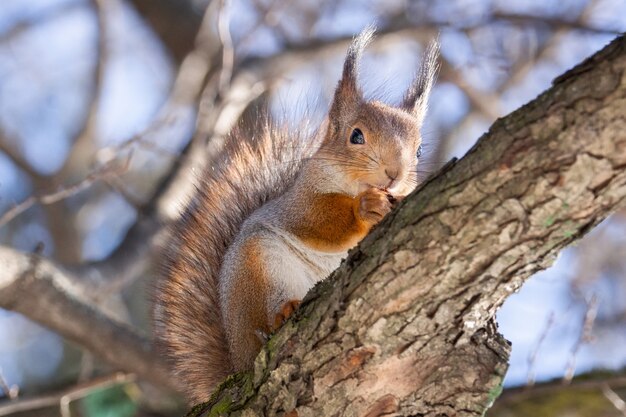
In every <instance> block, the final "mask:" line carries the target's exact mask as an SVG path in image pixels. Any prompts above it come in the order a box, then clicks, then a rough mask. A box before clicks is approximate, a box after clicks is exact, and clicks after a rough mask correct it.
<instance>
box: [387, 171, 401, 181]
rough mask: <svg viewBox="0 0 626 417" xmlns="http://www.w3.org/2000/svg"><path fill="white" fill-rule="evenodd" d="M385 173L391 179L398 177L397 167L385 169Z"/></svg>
mask: <svg viewBox="0 0 626 417" xmlns="http://www.w3.org/2000/svg"><path fill="white" fill-rule="evenodd" d="M385 174H387V176H388V177H389V179H390V180H391V181H393V180H395V179H396V178H398V170H397V169H385Z"/></svg>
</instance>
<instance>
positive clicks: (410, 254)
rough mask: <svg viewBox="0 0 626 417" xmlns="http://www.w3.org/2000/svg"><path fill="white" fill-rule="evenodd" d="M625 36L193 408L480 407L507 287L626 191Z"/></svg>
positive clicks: (468, 160)
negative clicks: (245, 368)
mask: <svg viewBox="0 0 626 417" xmlns="http://www.w3.org/2000/svg"><path fill="white" fill-rule="evenodd" d="M625 69H626V40H625V38H624V37H623V36H622V37H620V38H618V39H616V40H615V41H613V42H612V43H611V44H610V45H609V46H607V47H606V48H604V49H603V50H602V51H600V52H599V53H597V54H596V55H594V56H593V57H591V58H589V59H588V60H586V61H585V62H583V63H582V64H580V65H578V66H577V67H575V68H574V69H572V70H570V71H569V72H567V73H566V74H564V75H563V76H561V77H559V78H558V79H557V80H555V82H554V85H553V86H552V88H550V89H549V90H548V91H546V92H545V93H543V94H542V95H541V96H539V97H538V98H537V99H535V100H533V101H532V102H530V103H529V104H527V105H525V106H524V107H522V108H521V109H519V110H517V111H515V112H514V113H512V114H510V115H509V116H507V117H505V118H503V119H500V120H498V121H496V123H494V125H493V126H492V127H491V129H490V130H489V132H488V133H486V134H485V135H484V136H483V137H482V138H481V139H480V140H479V142H478V143H477V145H476V146H475V147H474V148H473V149H472V150H471V151H470V152H469V153H468V154H467V155H466V156H465V157H464V158H463V159H462V160H460V161H458V162H456V163H452V164H449V165H448V166H447V167H445V168H444V170H443V172H441V173H440V174H439V175H438V176H437V177H435V178H433V179H432V180H430V181H428V182H427V183H426V184H423V186H421V187H420V188H419V189H418V190H417V191H416V192H415V193H413V194H412V195H411V196H409V197H408V198H407V199H405V200H404V201H403V202H402V203H401V205H400V207H399V209H398V210H395V211H393V212H392V213H391V214H390V215H389V216H387V218H385V220H384V221H383V222H382V223H381V224H380V225H379V226H378V227H376V229H375V230H374V231H373V232H372V233H371V234H370V235H369V236H368V237H367V238H365V239H364V240H363V242H361V244H360V245H359V247H358V248H356V249H355V250H352V251H351V253H350V254H349V256H348V259H347V260H346V261H345V262H344V263H343V264H342V266H341V267H340V268H339V269H338V270H337V271H336V272H335V273H334V274H333V275H332V276H331V277H330V278H329V279H327V280H325V281H324V282H322V283H321V284H320V285H318V286H316V287H315V288H314V289H313V290H312V291H311V292H310V294H309V295H308V296H307V297H306V299H305V300H304V302H303V304H302V306H301V308H300V309H299V310H298V311H297V312H296V313H295V315H294V317H293V318H292V319H291V320H289V321H288V322H287V323H286V324H285V326H283V328H282V329H281V330H280V331H279V332H278V333H277V334H276V335H274V336H273V337H272V338H271V339H270V340H269V342H268V343H267V344H266V346H265V347H264V348H263V350H262V352H261V353H260V354H259V357H258V358H257V361H256V363H255V369H254V371H253V372H251V373H245V374H238V375H235V376H233V377H231V378H229V379H228V380H227V381H226V382H225V383H224V384H222V386H221V387H220V388H219V389H218V391H217V392H216V393H215V394H214V396H213V399H212V401H211V402H210V403H207V404H204V405H200V406H198V407H196V408H195V409H194V411H192V413H191V415H226V414H229V415H234V416H238V415H242V416H257V415H259V416H260V415H284V416H290V417H293V416H300V417H305V416H339V415H341V416H381V415H387V414H389V415H415V416H481V415H483V414H484V412H485V410H486V409H487V408H488V407H489V406H490V404H491V403H492V402H493V401H494V399H495V398H496V397H497V396H498V394H499V393H500V391H501V383H502V378H503V376H504V374H505V371H506V367H507V361H508V355H509V343H508V342H507V341H506V340H505V339H504V338H503V337H502V336H501V335H499V334H498V333H497V331H496V329H495V325H494V324H493V318H494V315H495V312H496V310H497V309H498V308H499V307H500V305H501V304H502V303H503V301H504V300H505V299H506V297H507V296H509V295H510V294H511V293H512V292H514V291H516V290H517V289H519V287H520V286H521V285H522V283H523V282H524V281H525V280H526V279H527V278H528V277H529V276H530V275H532V274H533V273H535V272H537V271H539V270H541V269H544V268H546V267H548V266H549V265H550V264H551V263H552V262H553V260H554V259H555V257H556V255H557V253H558V252H559V251H560V250H561V249H563V248H564V247H565V246H567V245H568V244H570V243H572V242H574V241H576V240H578V239H580V238H581V237H582V236H583V235H584V234H585V233H586V232H588V231H589V230H590V229H591V228H593V226H595V225H596V224H597V223H599V222H600V221H601V220H602V219H604V218H605V217H606V216H608V215H609V214H610V213H611V212H612V211H613V210H615V208H616V207H617V206H618V205H619V204H621V203H623V202H624V201H625V200H626V133H625V132H626V117H625V109H626V71H625Z"/></svg>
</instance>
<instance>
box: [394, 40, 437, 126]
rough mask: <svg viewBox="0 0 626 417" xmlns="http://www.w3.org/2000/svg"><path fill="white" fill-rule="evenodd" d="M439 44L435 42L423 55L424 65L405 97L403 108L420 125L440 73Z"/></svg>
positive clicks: (421, 66)
mask: <svg viewBox="0 0 626 417" xmlns="http://www.w3.org/2000/svg"><path fill="white" fill-rule="evenodd" d="M438 57H439V42H438V41H437V40H434V41H432V42H431V43H430V45H428V48H427V49H426V52H425V53H424V54H423V55H422V63H421V65H420V69H419V70H418V71H417V74H416V76H415V79H414V81H413V83H412V84H411V87H409V90H408V91H407V92H406V94H405V96H404V103H403V105H402V107H403V108H404V109H405V110H406V111H408V112H410V113H411V114H413V115H414V116H415V117H417V119H418V121H419V123H420V124H422V123H423V122H424V117H425V116H426V110H427V109H428V97H429V95H430V90H431V88H432V86H433V84H434V83H435V79H436V78H437V72H438V71H439V62H438Z"/></svg>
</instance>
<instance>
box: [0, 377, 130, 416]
mask: <svg viewBox="0 0 626 417" xmlns="http://www.w3.org/2000/svg"><path fill="white" fill-rule="evenodd" d="M136 379H137V378H136V376H135V375H134V374H126V373H123V372H116V373H114V374H111V375H107V376H104V377H101V378H96V379H93V380H91V381H88V382H85V383H82V384H79V385H76V386H74V387H71V388H68V389H66V390H64V391H62V392H59V393H56V394H50V395H44V396H41V397H36V398H25V399H23V400H19V401H12V402H10V403H6V404H2V403H0V416H9V415H12V414H16V413H22V412H25V411H31V410H38V409H41V408H49V407H54V406H58V407H59V408H60V412H61V415H62V416H66V415H69V414H68V410H69V406H70V404H71V403H72V402H73V401H76V400H78V399H81V398H84V397H86V396H87V395H89V394H91V393H93V392H95V391H98V390H102V389H107V388H110V387H113V386H116V385H124V384H129V383H132V382H135V380H136Z"/></svg>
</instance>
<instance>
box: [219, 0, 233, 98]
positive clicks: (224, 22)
mask: <svg viewBox="0 0 626 417" xmlns="http://www.w3.org/2000/svg"><path fill="white" fill-rule="evenodd" d="M229 24H230V2H229V1H228V0H221V1H220V11H219V15H218V19H217V29H218V33H219V38H220V43H221V44H222V68H221V70H220V77H219V87H218V88H219V92H220V95H224V93H225V92H226V89H227V88H228V87H229V86H230V80H231V78H232V76H233V66H234V64H235V50H234V48H233V40H232V37H231V36H230V28H229Z"/></svg>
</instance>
